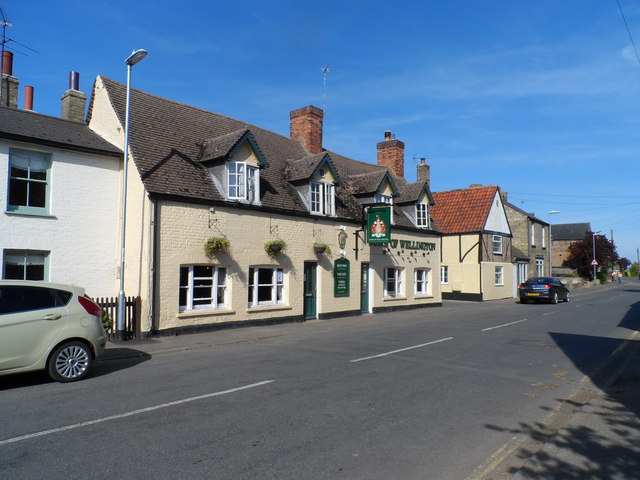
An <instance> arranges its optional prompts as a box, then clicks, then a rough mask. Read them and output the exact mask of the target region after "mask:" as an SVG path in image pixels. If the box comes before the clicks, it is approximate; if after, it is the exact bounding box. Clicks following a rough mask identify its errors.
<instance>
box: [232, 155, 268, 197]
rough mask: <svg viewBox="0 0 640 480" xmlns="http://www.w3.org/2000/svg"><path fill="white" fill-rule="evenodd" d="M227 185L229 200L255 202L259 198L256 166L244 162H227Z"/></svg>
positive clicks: (258, 175) (258, 179) (258, 176)
mask: <svg viewBox="0 0 640 480" xmlns="http://www.w3.org/2000/svg"><path fill="white" fill-rule="evenodd" d="M227 185H228V196H229V199H230V200H245V201H247V202H249V203H255V202H256V201H257V200H258V199H259V198H260V174H259V170H258V167H256V166H255V165H249V164H247V163H245V162H228V163H227Z"/></svg>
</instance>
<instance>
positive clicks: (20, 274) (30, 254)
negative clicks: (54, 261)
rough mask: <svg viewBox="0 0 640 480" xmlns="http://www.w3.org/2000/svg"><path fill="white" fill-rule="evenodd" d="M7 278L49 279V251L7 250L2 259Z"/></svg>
mask: <svg viewBox="0 0 640 480" xmlns="http://www.w3.org/2000/svg"><path fill="white" fill-rule="evenodd" d="M2 278H3V279H5V280H47V279H48V278H49V252H42V251H35V250H5V251H4V255H3V260H2Z"/></svg>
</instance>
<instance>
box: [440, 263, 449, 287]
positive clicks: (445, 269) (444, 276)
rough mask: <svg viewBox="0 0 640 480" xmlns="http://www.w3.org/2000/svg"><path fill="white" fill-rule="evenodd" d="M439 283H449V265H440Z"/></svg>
mask: <svg viewBox="0 0 640 480" xmlns="http://www.w3.org/2000/svg"><path fill="white" fill-rule="evenodd" d="M440 283H444V284H448V283H449V265H441V266H440Z"/></svg>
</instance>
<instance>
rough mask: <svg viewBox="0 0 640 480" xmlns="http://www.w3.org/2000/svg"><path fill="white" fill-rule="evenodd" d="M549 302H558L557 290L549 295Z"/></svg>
mask: <svg viewBox="0 0 640 480" xmlns="http://www.w3.org/2000/svg"><path fill="white" fill-rule="evenodd" d="M551 303H553V304H554V305H555V304H556V303H558V292H553V295H552V296H551Z"/></svg>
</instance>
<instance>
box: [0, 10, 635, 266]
mask: <svg viewBox="0 0 640 480" xmlns="http://www.w3.org/2000/svg"><path fill="white" fill-rule="evenodd" d="M619 1H620V5H621V6H622V8H623V11H624V14H625V16H626V20H627V22H628V25H629V28H630V30H631V34H632V36H633V39H634V41H635V42H636V44H637V46H638V47H639V48H640V2H638V1H637V0H635V1H631V0H619ZM0 6H2V8H3V9H4V12H5V15H6V17H7V19H8V20H9V21H10V22H12V24H13V26H12V27H10V28H8V30H7V36H8V37H9V38H11V39H13V40H14V42H10V43H9V44H8V46H10V47H12V48H15V49H18V50H20V51H22V52H24V53H26V54H27V55H21V54H19V53H16V54H15V59H14V69H13V72H14V76H16V77H17V78H18V79H19V80H20V85H21V90H20V106H22V100H23V91H22V88H23V87H24V86H25V85H32V86H34V87H35V101H34V108H35V110H36V111H38V112H41V113H44V114H48V115H54V116H58V115H59V114H60V96H61V94H62V93H63V92H64V91H65V90H66V89H67V88H68V73H69V71H71V70H74V71H78V72H80V80H81V84H80V88H81V90H83V91H85V92H87V94H90V91H91V87H92V84H93V81H94V79H95V77H96V76H97V75H98V74H102V75H105V76H108V77H110V78H112V79H114V80H117V81H120V82H125V80H126V70H125V66H124V59H125V58H126V57H127V56H128V55H129V54H130V53H131V51H132V50H134V49H137V48H144V49H146V50H148V51H149V55H148V56H147V58H145V59H144V60H143V61H142V62H141V63H139V64H138V65H136V66H135V67H134V69H133V76H132V83H133V86H134V88H139V89H142V90H145V91H147V92H149V93H152V94H155V95H159V96H162V97H167V98H171V99H173V100H177V101H180V102H184V103H187V104H190V105H194V106H197V107H200V108H203V109H207V110H212V111H215V112H218V113H221V114H224V115H228V116H231V117H234V118H238V119H241V120H244V121H246V122H248V123H251V124H256V125H259V126H261V127H264V128H267V129H270V130H273V131H275V132H278V133H281V134H283V135H288V134H289V112H290V111H291V110H294V109H296V108H299V107H302V106H305V105H315V106H318V107H320V108H323V107H324V106H325V102H324V95H323V92H324V87H323V74H322V71H321V69H322V67H323V66H324V65H329V72H328V74H327V86H326V109H327V113H326V118H325V133H324V146H325V148H327V149H330V150H333V151H336V152H338V153H341V154H343V155H346V156H349V157H352V158H355V159H358V160H363V161H368V162H375V161H376V143H377V142H379V141H382V140H383V136H384V131H385V130H387V129H389V130H391V131H392V132H393V133H395V134H396V138H397V139H398V140H402V141H403V142H404V143H405V171H406V177H407V179H409V180H413V179H415V167H416V165H417V161H418V160H417V159H418V158H420V157H426V158H427V163H428V164H429V165H431V188H432V190H434V191H442V190H449V189H456V188H464V187H467V186H468V185H470V184H472V183H480V184H485V185H490V184H498V185H500V187H501V188H502V189H503V190H506V191H507V192H509V201H510V202H511V203H513V204H515V205H516V206H518V207H520V208H522V209H524V210H526V211H529V212H534V213H535V214H536V215H537V216H538V217H539V218H541V219H542V220H545V221H549V218H550V216H549V215H548V212H549V211H550V210H559V211H560V212H561V213H558V214H555V215H553V216H552V217H551V221H552V223H574V222H590V223H591V225H592V228H593V230H595V231H602V232H603V233H606V235H607V237H609V238H610V237H611V231H613V237H614V241H615V243H616V245H617V248H618V252H619V253H620V255H622V256H624V257H627V258H629V259H630V260H632V261H635V260H636V258H637V257H636V249H637V248H638V247H640V190H639V188H638V186H639V183H640V135H639V131H640V63H639V61H638V59H637V58H636V53H635V51H634V49H633V46H632V44H631V40H630V38H629V34H628V33H627V30H626V28H625V24H624V21H623V18H622V16H621V14H620V10H619V9H618V4H617V3H616V0H565V1H562V2H559V1H557V0H536V1H535V2H531V1H513V0H492V1H482V0H451V1H447V2H443V1H439V2H435V1H431V0H423V1H398V2H388V1H385V2H381V1H372V0H368V1H342V2H337V1H334V0H324V1H321V2H319V1H314V2H310V1H306V0H294V1H289V0H287V1H275V0H274V1H268V0H265V1H251V0H246V1H243V2H220V1H213V2H212V1H210V0H207V1H196V0H183V1H182V2H168V1H164V0H156V1H153V2H150V1H134V0H110V1H102V0H92V1H91V2H87V1H84V0H56V1H55V2H51V1H48V0H47V1H44V0H35V1H29V0H0ZM15 42H19V43H21V44H24V45H26V46H28V47H30V48H32V49H34V50H37V51H38V52H39V53H37V54H36V53H34V52H32V51H31V50H29V49H27V48H25V47H23V46H21V45H19V44H17V43H15Z"/></svg>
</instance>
